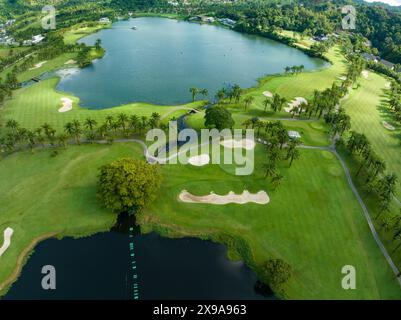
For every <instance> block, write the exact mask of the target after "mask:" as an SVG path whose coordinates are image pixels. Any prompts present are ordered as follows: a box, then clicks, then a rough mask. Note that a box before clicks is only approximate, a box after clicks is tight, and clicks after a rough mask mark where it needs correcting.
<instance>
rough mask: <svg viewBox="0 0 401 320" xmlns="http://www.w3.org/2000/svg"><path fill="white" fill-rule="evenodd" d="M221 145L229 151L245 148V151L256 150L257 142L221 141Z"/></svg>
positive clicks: (244, 140)
mask: <svg viewBox="0 0 401 320" xmlns="http://www.w3.org/2000/svg"><path fill="white" fill-rule="evenodd" d="M220 145H222V146H223V147H225V148H229V149H237V148H243V149H245V150H252V149H255V146H256V143H255V141H252V140H249V139H242V140H235V139H229V140H223V141H220Z"/></svg>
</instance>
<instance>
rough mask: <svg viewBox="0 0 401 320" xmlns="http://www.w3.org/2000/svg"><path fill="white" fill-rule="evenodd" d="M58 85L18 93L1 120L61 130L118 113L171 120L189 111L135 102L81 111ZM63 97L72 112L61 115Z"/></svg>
mask: <svg viewBox="0 0 401 320" xmlns="http://www.w3.org/2000/svg"><path fill="white" fill-rule="evenodd" d="M57 83H58V79H57V78H53V79H48V80H45V81H41V82H40V83H38V84H35V85H33V86H30V87H26V88H23V89H20V90H18V91H17V92H15V93H14V96H13V98H12V99H11V100H8V101H7V102H6V103H5V104H4V107H3V110H2V112H1V115H2V121H4V122H5V121H7V120H8V119H14V120H16V121H17V122H18V123H19V124H20V125H21V126H22V127H25V128H28V129H35V128H38V127H39V126H41V125H42V124H43V123H45V122H46V123H48V124H50V125H52V126H53V127H54V128H55V129H56V130H58V131H62V130H63V128H64V125H65V124H66V123H67V122H69V121H72V120H74V119H77V120H79V121H81V122H84V121H85V119H87V118H92V119H95V120H96V121H97V122H98V123H99V124H100V123H102V122H104V120H105V118H106V116H108V115H114V116H117V115H118V114H119V113H126V114H127V115H131V114H136V115H138V116H147V117H150V116H151V115H152V113H153V112H158V113H159V114H160V115H162V116H163V115H167V114H168V118H171V117H174V116H175V117H178V116H180V115H182V114H184V113H186V112H187V110H185V109H180V106H172V107H169V106H157V105H151V104H146V103H132V104H128V105H124V106H120V107H114V108H109V109H102V110H94V109H86V108H81V107H80V106H79V99H78V98H77V97H74V96H71V95H69V94H66V93H62V92H57V91H56V90H55V86H56V85H57ZM62 97H68V98H70V99H71V100H73V109H72V110H71V111H68V112H64V113H60V112H58V110H59V108H61V107H62V101H61V98H62ZM203 104H204V102H202V101H198V102H195V103H190V104H188V105H186V107H191V108H198V107H200V106H202V105H203ZM168 118H167V119H168ZM167 119H166V120H167Z"/></svg>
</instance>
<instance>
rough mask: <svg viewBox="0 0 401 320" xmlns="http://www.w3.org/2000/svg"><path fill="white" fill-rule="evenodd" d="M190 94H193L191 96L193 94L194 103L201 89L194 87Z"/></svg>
mask: <svg viewBox="0 0 401 320" xmlns="http://www.w3.org/2000/svg"><path fill="white" fill-rule="evenodd" d="M189 92H191V94H192V102H195V99H196V95H197V94H198V93H199V89H198V88H195V87H192V88H190V89H189Z"/></svg>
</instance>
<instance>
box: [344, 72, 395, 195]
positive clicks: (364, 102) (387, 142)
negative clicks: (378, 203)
mask: <svg viewBox="0 0 401 320" xmlns="http://www.w3.org/2000/svg"><path fill="white" fill-rule="evenodd" d="M387 82H389V80H387V79H385V78H384V77H382V76H380V75H378V74H376V73H373V72H369V76H368V78H367V79H364V78H361V79H360V80H359V83H360V87H359V88H358V89H356V90H352V91H351V94H350V96H349V98H348V99H347V100H346V101H345V102H344V103H343V106H344V108H345V110H346V111H347V113H348V114H349V115H350V116H351V123H352V130H354V131H357V132H359V133H364V134H365V135H366V137H367V138H368V140H369V141H370V142H371V144H372V147H373V148H374V149H375V151H376V153H377V154H378V155H379V156H380V157H381V158H383V159H384V161H385V162H386V165H387V171H389V172H394V173H395V174H396V175H397V176H398V177H399V179H398V187H397V193H398V198H399V199H401V156H400V154H401V128H400V127H399V126H397V125H396V122H395V121H394V119H393V118H392V117H393V116H392V115H391V114H390V113H389V112H388V110H387V108H388V107H387V106H385V105H384V102H385V100H386V96H385V91H386V89H385V85H386V83H387ZM382 121H386V122H388V123H390V124H392V125H394V126H395V127H396V130H395V131H390V130H387V129H386V128H384V126H383V123H382Z"/></svg>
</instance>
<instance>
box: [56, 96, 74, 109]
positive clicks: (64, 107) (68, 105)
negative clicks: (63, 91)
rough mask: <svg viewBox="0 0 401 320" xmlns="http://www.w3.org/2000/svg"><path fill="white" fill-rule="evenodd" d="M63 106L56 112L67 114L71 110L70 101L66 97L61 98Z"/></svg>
mask: <svg viewBox="0 0 401 320" xmlns="http://www.w3.org/2000/svg"><path fill="white" fill-rule="evenodd" d="M61 101H62V102H63V106H62V107H61V108H60V109H58V112H67V111H71V110H72V100H71V99H69V98H66V97H63V98H61Z"/></svg>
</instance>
